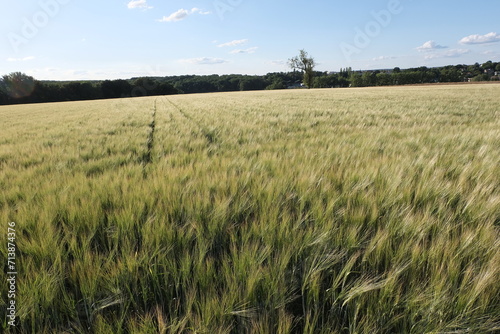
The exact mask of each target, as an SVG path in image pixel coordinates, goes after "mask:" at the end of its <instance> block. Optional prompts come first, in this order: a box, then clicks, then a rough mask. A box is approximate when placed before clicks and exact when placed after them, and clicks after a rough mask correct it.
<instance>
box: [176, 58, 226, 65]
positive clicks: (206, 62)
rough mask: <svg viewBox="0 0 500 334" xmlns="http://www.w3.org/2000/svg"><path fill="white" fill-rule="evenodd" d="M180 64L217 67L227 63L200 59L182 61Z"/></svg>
mask: <svg viewBox="0 0 500 334" xmlns="http://www.w3.org/2000/svg"><path fill="white" fill-rule="evenodd" d="M180 62H181V63H187V64H195V65H218V64H224V63H227V62H228V61H227V60H225V59H222V58H211V57H201V58H190V59H182V60H180Z"/></svg>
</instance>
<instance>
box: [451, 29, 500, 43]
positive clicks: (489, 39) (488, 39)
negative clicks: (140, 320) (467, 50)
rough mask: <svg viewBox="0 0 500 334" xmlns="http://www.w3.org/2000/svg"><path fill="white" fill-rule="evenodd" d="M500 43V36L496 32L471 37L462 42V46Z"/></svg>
mask: <svg viewBox="0 0 500 334" xmlns="http://www.w3.org/2000/svg"><path fill="white" fill-rule="evenodd" d="M496 42H500V35H499V34H497V33H496V32H490V33H489V34H486V35H470V36H467V37H464V38H462V39H461V40H460V42H459V43H460V44H488V43H496Z"/></svg>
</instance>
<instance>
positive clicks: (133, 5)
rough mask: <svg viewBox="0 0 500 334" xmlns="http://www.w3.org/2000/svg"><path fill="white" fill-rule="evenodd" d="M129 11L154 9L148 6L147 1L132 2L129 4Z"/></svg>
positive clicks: (136, 0) (135, 0) (134, 0)
mask: <svg viewBox="0 0 500 334" xmlns="http://www.w3.org/2000/svg"><path fill="white" fill-rule="evenodd" d="M127 7H128V9H151V8H153V7H151V6H149V5H148V4H147V0H132V1H130V2H129V3H128V4H127Z"/></svg>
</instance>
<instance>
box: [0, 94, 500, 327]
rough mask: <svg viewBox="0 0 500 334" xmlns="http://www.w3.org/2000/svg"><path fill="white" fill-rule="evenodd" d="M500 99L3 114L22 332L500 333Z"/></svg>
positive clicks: (2, 168)
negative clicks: (15, 228) (15, 233)
mask: <svg viewBox="0 0 500 334" xmlns="http://www.w3.org/2000/svg"><path fill="white" fill-rule="evenodd" d="M499 93H500V87H498V86H496V85H474V86H439V87H398V88H391V89H390V90H388V89H380V88H369V89H366V88H365V89H345V90H310V91H281V92H251V93H226V94H206V95H184V96H169V97H155V98H135V99H122V100H107V101H92V102H72V103H58V104H39V105H25V106H8V107H0V119H1V120H2V125H1V126H2V131H1V133H0V185H1V188H2V193H1V195H0V220H1V221H3V222H4V226H5V233H3V234H2V235H1V236H0V240H1V243H2V244H6V242H7V241H6V237H7V234H6V230H7V222H10V221H15V222H16V223H17V230H16V231H17V239H16V242H17V247H18V260H17V264H18V268H17V270H18V272H19V276H18V278H17V285H18V286H17V288H18V291H17V292H18V294H17V298H16V302H17V305H18V309H17V316H18V323H17V327H16V328H17V332H19V333H259V334H260V333H262V334H265V333H339V334H340V333H342V334H343V333H494V332H498V331H500V311H499V310H500V297H499V296H500V279H499V277H500V266H499V265H498V264H499V263H500V251H499V249H500V238H499V224H500V182H499V180H500V167H499V166H500V131H499V129H500V113H499V108H498V95H499ZM0 254H1V257H2V259H3V260H5V259H6V257H7V250H6V247H2V248H1V250H0ZM3 262H5V261H3ZM0 276H1V277H0V279H2V281H5V273H2V274H0ZM0 298H1V299H0V304H1V307H2V310H5V306H6V303H7V302H8V300H7V285H6V284H3V285H1V287H0ZM2 312H3V311H2ZM2 319H5V317H2ZM2 327H3V328H4V331H5V332H9V328H8V326H7V322H6V321H4V322H3V323H2ZM10 332H12V333H14V332H16V331H13V330H11V329H10Z"/></svg>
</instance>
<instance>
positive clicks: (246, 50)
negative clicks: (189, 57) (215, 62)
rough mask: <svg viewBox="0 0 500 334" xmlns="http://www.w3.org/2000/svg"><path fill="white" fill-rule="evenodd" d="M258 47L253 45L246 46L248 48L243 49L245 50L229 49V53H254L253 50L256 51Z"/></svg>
mask: <svg viewBox="0 0 500 334" xmlns="http://www.w3.org/2000/svg"><path fill="white" fill-rule="evenodd" d="M257 49H258V47H256V46H255V47H253V48H248V49H245V50H240V49H239V50H233V51H231V52H230V53H231V54H244V53H255V51H257Z"/></svg>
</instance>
